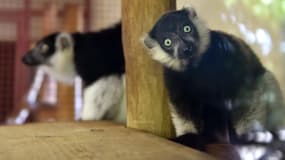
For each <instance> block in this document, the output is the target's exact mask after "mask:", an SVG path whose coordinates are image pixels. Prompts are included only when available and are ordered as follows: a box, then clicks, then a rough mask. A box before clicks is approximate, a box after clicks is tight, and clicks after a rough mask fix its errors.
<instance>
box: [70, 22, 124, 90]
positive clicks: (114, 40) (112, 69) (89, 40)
mask: <svg viewBox="0 0 285 160" xmlns="http://www.w3.org/2000/svg"><path fill="white" fill-rule="evenodd" d="M72 36H73V39H74V40H75V43H74V44H75V46H74V51H75V56H74V62H75V66H76V70H77V72H78V74H79V75H80V76H81V77H82V79H83V80H84V81H85V83H86V85H89V84H90V83H92V82H94V81H96V80H97V79H98V78H99V77H102V76H105V75H110V74H123V73H124V72H125V62H124V54H123V46H122V39H121V37H122V36H121V24H118V25H116V26H115V27H114V28H111V29H107V30H102V31H101V32H93V33H85V34H80V33H76V34H73V35H72ZM94 64H96V67H94Z"/></svg>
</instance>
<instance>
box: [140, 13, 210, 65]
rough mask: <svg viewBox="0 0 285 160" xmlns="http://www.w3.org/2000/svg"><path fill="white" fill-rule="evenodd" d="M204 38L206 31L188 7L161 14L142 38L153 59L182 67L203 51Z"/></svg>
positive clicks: (205, 43) (206, 43)
mask: <svg viewBox="0 0 285 160" xmlns="http://www.w3.org/2000/svg"><path fill="white" fill-rule="evenodd" d="M205 37H206V38H205ZM208 37H209V35H208V30H207V29H206V27H205V26H204V25H203V23H202V22H201V21H200V20H199V19H198V18H197V15H196V12H195V11H194V9H192V8H190V9H182V10H178V11H173V12H169V13H166V14H165V15H163V16H162V17H161V18H160V19H159V20H158V21H157V22H156V24H155V25H154V27H153V28H152V29H151V31H150V32H149V34H148V36H146V37H145V38H144V44H145V46H146V47H147V48H148V49H150V50H151V55H152V57H153V59H155V60H157V61H159V62H161V63H162V64H164V65H166V66H167V67H170V68H172V69H175V70H183V68H184V67H185V66H186V65H187V64H188V63H192V62H193V61H195V59H198V57H199V56H200V54H201V53H202V52H204V50H205V45H208V39H209V38H208Z"/></svg>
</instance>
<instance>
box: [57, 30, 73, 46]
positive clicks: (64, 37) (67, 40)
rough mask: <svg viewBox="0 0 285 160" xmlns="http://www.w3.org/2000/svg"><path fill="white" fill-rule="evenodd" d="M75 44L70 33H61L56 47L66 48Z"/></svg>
mask: <svg viewBox="0 0 285 160" xmlns="http://www.w3.org/2000/svg"><path fill="white" fill-rule="evenodd" d="M72 46H73V40H72V37H71V35H70V34H68V33H60V34H59V35H58V36H57V37H56V47H57V49H60V50H64V49H66V48H70V47H72Z"/></svg>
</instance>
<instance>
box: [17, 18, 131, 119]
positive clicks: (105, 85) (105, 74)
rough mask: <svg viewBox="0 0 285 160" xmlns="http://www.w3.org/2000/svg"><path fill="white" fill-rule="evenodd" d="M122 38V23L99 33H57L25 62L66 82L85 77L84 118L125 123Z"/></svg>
mask: <svg viewBox="0 0 285 160" xmlns="http://www.w3.org/2000/svg"><path fill="white" fill-rule="evenodd" d="M121 37H122V36H121V24H120V23H119V24H116V25H114V26H112V27H110V28H106V29H103V30H101V31H98V32H87V33H77V32H76V33H66V32H56V33H53V34H50V35H48V36H46V37H44V38H42V39H41V40H39V41H38V42H37V43H36V45H35V47H33V48H32V49H31V50H30V51H28V52H27V53H26V54H25V55H24V56H23V59H22V61H23V63H24V64H26V65H28V66H37V67H40V68H42V69H43V70H45V71H46V72H47V73H48V74H50V75H51V76H52V77H55V78H56V79H57V80H59V81H61V82H64V83H71V82H73V80H74V79H75V77H76V76H79V77H81V78H82V80H83V82H84V85H85V86H86V87H85V89H84V97H83V111H82V115H81V119H82V120H101V119H107V120H108V119H110V120H115V121H119V122H124V121H125V108H124V107H125V106H124V105H123V104H124V102H123V94H124V74H125V66H124V65H125V62H124V55H123V47H122V40H121ZM120 104H122V105H120Z"/></svg>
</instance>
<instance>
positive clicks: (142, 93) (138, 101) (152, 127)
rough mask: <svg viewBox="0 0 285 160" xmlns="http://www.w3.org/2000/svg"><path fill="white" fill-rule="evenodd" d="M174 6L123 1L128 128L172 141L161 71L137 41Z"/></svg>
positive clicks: (169, 1)
mask: <svg viewBox="0 0 285 160" xmlns="http://www.w3.org/2000/svg"><path fill="white" fill-rule="evenodd" d="M175 6H176V5H175V0H159V1H156V0H122V23H123V42H124V51H125V60H126V73H127V74H126V86H127V106H128V107H127V110H128V117H127V119H128V120H127V126H128V127H130V128H136V129H141V130H144V131H148V132H151V133H154V134H156V135H160V136H164V137H171V136H173V135H174V132H173V127H172V123H171V119H170V115H169V108H168V102H167V93H166V89H165V87H164V82H163V76H162V69H161V66H160V65H159V64H157V63H156V62H154V61H153V60H151V58H150V56H149V55H148V54H147V53H146V52H147V51H146V49H144V48H143V44H142V42H140V38H141V37H142V36H143V34H144V33H146V32H148V31H149V30H150V28H151V27H152V26H153V25H154V23H155V21H156V20H157V19H158V18H159V17H160V16H161V15H162V14H163V13H164V12H166V11H168V10H171V9H175Z"/></svg>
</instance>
